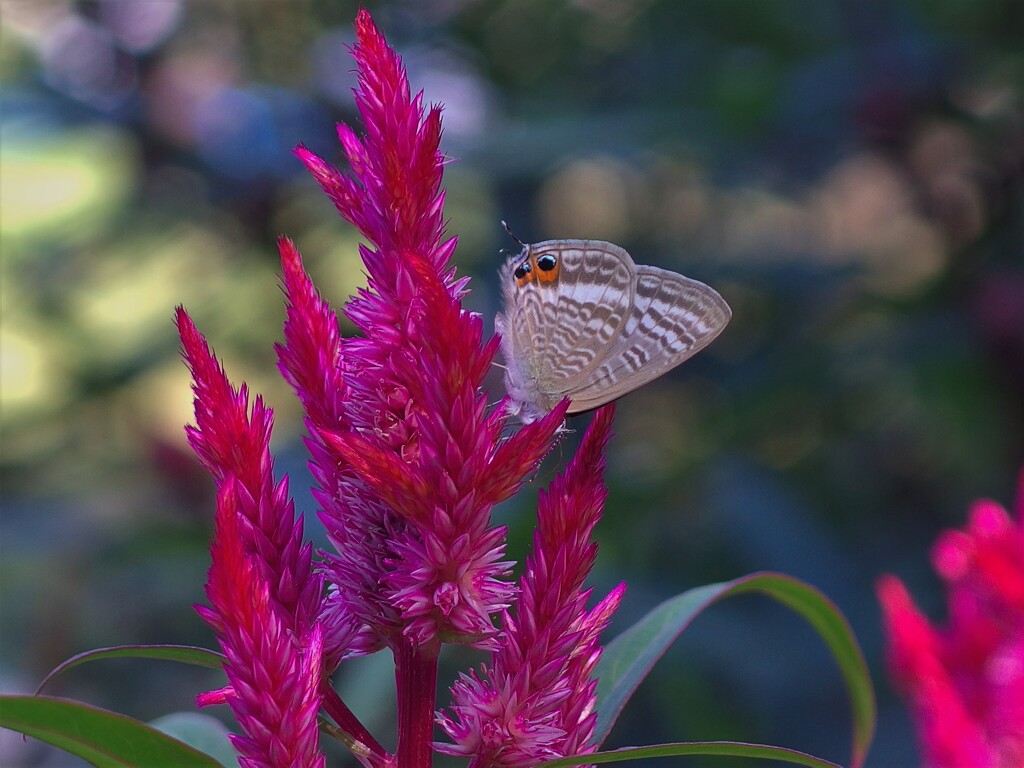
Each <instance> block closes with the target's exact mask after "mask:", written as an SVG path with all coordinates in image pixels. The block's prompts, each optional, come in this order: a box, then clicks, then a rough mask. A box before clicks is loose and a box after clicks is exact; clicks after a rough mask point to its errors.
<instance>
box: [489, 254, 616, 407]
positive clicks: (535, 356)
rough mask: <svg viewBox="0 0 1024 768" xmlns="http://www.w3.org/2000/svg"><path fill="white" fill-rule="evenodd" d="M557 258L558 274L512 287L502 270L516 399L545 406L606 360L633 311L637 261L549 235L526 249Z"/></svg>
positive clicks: (507, 352)
mask: <svg viewBox="0 0 1024 768" xmlns="http://www.w3.org/2000/svg"><path fill="white" fill-rule="evenodd" d="M544 254H553V255H554V256H555V257H556V258H557V259H558V270H559V272H558V275H557V279H554V280H551V281H548V282H545V281H542V280H536V281H533V282H530V283H527V284H526V285H523V286H521V287H520V286H517V285H516V284H515V282H514V280H513V279H512V275H511V270H510V269H508V268H506V270H503V272H502V280H503V283H504V289H505V304H506V316H505V317H504V318H502V323H501V325H502V330H503V331H504V334H505V335H506V336H508V337H510V338H509V340H508V341H507V342H506V343H505V344H504V345H503V346H504V349H505V358H506V363H507V365H508V366H509V367H510V368H512V369H514V372H513V376H512V378H513V380H514V381H513V384H515V385H517V387H516V388H517V389H518V392H512V391H511V390H510V394H512V396H513V398H515V399H517V400H525V401H528V402H531V403H533V404H534V405H536V406H539V407H540V408H542V409H545V410H550V409H551V408H553V407H554V406H555V404H557V403H558V401H559V400H561V399H562V398H563V397H564V396H566V395H567V394H571V393H572V392H573V391H574V390H575V389H578V388H579V387H580V386H581V385H582V384H583V383H584V382H586V381H587V380H588V378H589V376H590V373H591V371H593V370H594V369H596V368H597V366H598V365H599V364H600V363H601V361H602V360H604V359H605V357H606V353H607V351H608V349H610V348H611V347H612V345H613V344H614V343H615V340H616V338H617V337H618V336H619V334H620V333H621V330H622V328H623V326H624V325H625V323H626V321H627V319H628V318H629V315H630V307H631V305H632V303H633V282H634V281H633V276H634V274H635V271H636V265H635V264H634V263H633V260H632V259H631V258H630V256H629V254H628V253H626V251H625V250H623V249H622V248H619V247H618V246H616V245H612V244H611V243H604V242H600V241H596V240H551V241H547V242H542V243H536V244H534V245H531V246H529V249H528V253H527V252H525V251H524V257H525V255H532V256H535V257H536V258H540V257H541V256H543V255H544Z"/></svg>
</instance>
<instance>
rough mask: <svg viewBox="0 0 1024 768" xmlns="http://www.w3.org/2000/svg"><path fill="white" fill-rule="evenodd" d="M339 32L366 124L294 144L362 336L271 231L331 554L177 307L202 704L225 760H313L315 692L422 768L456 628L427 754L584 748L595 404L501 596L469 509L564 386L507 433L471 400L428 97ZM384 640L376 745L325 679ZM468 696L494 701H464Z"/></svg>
mask: <svg viewBox="0 0 1024 768" xmlns="http://www.w3.org/2000/svg"><path fill="white" fill-rule="evenodd" d="M356 35H357V42H356V45H355V46H354V48H353V54H354V56H355V59H356V61H357V63H358V65H359V86H358V88H357V89H356V103H357V106H358V108H359V112H360V115H361V117H362V120H363V123H364V126H365V129H366V135H365V137H364V138H359V137H357V136H356V134H355V132H354V131H352V130H351V129H350V128H348V127H347V126H344V125H342V126H339V128H338V135H339V138H340V140H341V144H342V148H343V150H344V153H345V155H346V159H347V160H348V165H349V170H348V171H347V172H342V171H339V170H338V169H336V168H334V167H332V166H330V165H329V164H328V163H326V162H325V161H324V160H322V159H321V158H319V157H317V156H316V155H314V154H313V153H311V152H310V151H309V150H307V149H305V148H303V147H299V148H298V149H297V150H296V154H297V155H298V157H299V158H300V159H301V160H302V161H303V162H304V163H305V165H306V166H307V167H308V168H309V169H310V170H311V171H312V172H313V174H314V175H315V177H316V178H317V180H318V181H319V183H320V184H321V186H322V187H323V188H324V190H325V191H326V192H327V194H328V195H329V196H330V198H331V199H332V200H333V201H334V203H335V205H336V206H337V208H338V210H339V211H340V212H341V214H342V215H343V216H344V217H345V218H346V219H348V220H349V221H350V222H352V223H353V224H354V225H355V226H356V227H357V228H358V229H359V231H360V232H361V233H362V235H363V237H364V238H365V239H366V240H367V242H368V243H369V245H368V246H362V247H361V248H360V254H361V256H362V259H363V263H364V265H365V268H366V272H367V278H368V279H367V286H366V288H364V289H361V290H360V291H359V294H358V296H356V297H355V298H353V299H351V300H350V301H349V303H348V305H347V307H346V309H345V312H346V315H347V316H348V318H349V319H350V320H351V321H352V322H353V323H354V324H355V326H356V327H357V328H358V329H359V331H360V332H361V336H359V337H357V338H352V339H342V338H341V335H340V333H339V328H338V320H337V317H336V315H335V313H334V311H333V310H332V308H331V307H330V305H329V304H328V303H327V301H325V300H324V299H323V298H322V297H321V295H320V294H319V292H318V291H317V290H316V288H315V286H314V285H313V283H312V281H311V280H310V278H309V276H308V275H307V274H306V272H305V270H304V268H303V265H302V260H301V258H300V256H299V253H298V251H297V250H296V248H295V246H294V245H293V244H292V243H291V242H290V241H288V240H287V239H283V238H282V240H281V241H280V243H279V246H280V253H281V264H282V272H283V278H282V283H283V287H284V292H285V296H286V299H287V302H288V306H287V318H286V322H285V327H284V343H283V344H281V345H278V347H277V350H278V357H279V367H280V369H281V371H282V373H283V375H284V376H285V378H286V379H287V380H288V381H289V382H290V383H291V384H292V386H293V387H294V389H295V391H296V393H297V394H298V396H299V398H300V400H301V401H302V404H303V407H304V409H305V415H306V424H307V427H308V431H309V437H308V438H307V445H308V447H309V449H310V452H311V458H312V461H311V468H312V472H313V475H314V479H315V483H316V487H315V489H314V495H315V497H316V499H317V501H318V503H319V507H320V509H319V510H318V512H319V516H320V519H321V520H322V522H323V523H324V526H325V527H326V530H327V534H328V536H329V538H330V541H331V543H332V544H333V546H334V549H335V551H334V552H331V553H323V562H322V563H320V564H318V565H317V566H312V564H311V557H310V549H309V545H304V544H303V543H302V525H301V519H299V520H297V519H296V518H295V515H294V510H293V506H292V503H291V501H290V499H289V498H288V493H287V484H286V481H284V480H282V481H281V482H280V483H278V484H277V485H275V484H274V481H273V476H272V475H273V473H272V461H271V458H270V454H269V449H268V441H269V436H270V427H271V414H270V412H269V410H267V409H266V408H264V406H263V404H262V402H261V401H260V400H259V399H258V398H257V400H256V402H255V404H253V406H252V408H251V413H250V407H249V402H248V395H247V392H246V390H245V388H244V387H243V388H242V389H241V390H240V391H238V392H236V391H235V390H233V389H232V388H231V386H230V384H229V383H228V381H227V378H226V377H225V375H224V372H223V370H222V369H221V368H220V366H219V364H218V363H217V362H216V360H215V358H214V357H213V356H212V354H211V353H210V351H209V349H208V347H207V345H206V342H205V340H204V339H203V338H202V336H201V335H200V334H199V333H198V331H197V330H196V329H195V327H194V326H193V325H192V323H191V320H190V319H189V318H188V316H187V315H186V314H185V313H184V311H183V310H181V311H179V315H178V322H179V328H180V331H181V336H182V342H183V346H184V349H185V356H186V358H187V360H188V362H189V365H190V367H191V368H192V372H193V376H194V379H195V391H196V427H195V428H192V429H190V430H189V440H190V442H191V443H192V445H193V447H194V448H195V450H196V452H197V453H198V454H199V456H200V458H201V459H202V460H203V462H204V463H205V464H206V466H207V467H208V468H209V469H210V471H211V472H212V473H213V475H214V477H215V479H216V480H217V483H218V487H219V490H220V494H219V503H218V517H217V538H216V541H215V544H214V546H213V548H212V555H213V566H212V567H211V569H210V579H209V583H208V585H207V594H208V597H209V599H210V603H211V606H210V607H204V608H201V609H200V610H201V613H202V614H203V616H204V617H205V618H206V619H207V621H209V622H210V624H211V625H212V626H213V627H214V629H215V630H216V631H217V634H218V638H219V640H220V642H221V645H222V646H223V648H224V650H225V654H226V655H227V657H228V663H227V670H228V678H229V682H230V683H231V685H230V686H229V687H228V688H225V689H224V690H222V691H217V692H213V693H211V694H207V695H206V696H205V697H202V703H204V704H205V703H215V702H219V701H225V700H226V701H227V702H228V703H230V704H231V706H232V707H233V709H234V711H235V713H236V716H237V717H238V720H239V722H240V723H241V725H242V726H243V729H244V730H245V732H246V736H245V737H238V738H237V740H236V744H237V746H238V747H239V749H240V750H241V751H242V753H243V756H244V758H243V759H244V760H246V761H249V762H247V763H246V764H247V765H253V766H256V765H265V764H266V765H270V764H273V765H296V766H298V765H307V764H308V765H314V764H318V763H317V761H318V760H322V758H319V757H316V740H315V726H313V725H311V723H313V722H315V716H316V713H317V708H318V707H319V706H321V705H322V706H323V707H324V708H325V709H326V710H327V712H328V713H329V714H330V715H331V716H332V717H333V718H334V719H335V721H336V722H337V723H338V725H339V727H340V731H341V735H342V737H343V738H344V739H345V740H346V742H347V743H348V744H349V745H350V746H351V747H352V749H353V752H354V753H355V755H356V757H357V758H358V759H360V761H361V762H363V764H364V765H367V766H374V767H375V768H376V767H381V768H383V767H385V766H386V767H388V768H390V767H391V766H394V765H396V764H397V765H398V766H403V767H404V766H410V767H412V766H427V765H429V764H430V758H431V737H432V731H433V718H434V710H435V707H436V704H435V692H436V674H437V658H438V653H439V650H440V645H441V643H442V642H459V643H464V644H469V645H473V646H476V647H480V648H484V649H488V650H491V651H492V653H493V655H492V663H491V666H490V667H489V668H488V669H487V671H486V672H485V674H484V677H483V678H479V679H478V678H476V677H473V676H470V677H467V678H465V679H464V681H463V682H462V683H460V684H459V685H457V686H456V695H457V697H461V699H462V701H457V705H456V712H457V715H458V717H459V718H461V722H460V724H459V725H458V726H457V727H456V726H454V725H452V726H451V728H450V729H449V730H450V732H451V733H452V735H454V736H455V737H456V739H457V740H458V742H459V744H458V745H456V746H455V747H448V748H447V749H449V750H450V751H451V750H454V751H456V752H457V753H460V754H472V755H474V764H475V765H480V766H483V765H490V764H495V765H526V764H528V763H531V762H536V761H537V760H538V759H542V758H543V757H544V756H558V755H565V754H570V753H571V752H573V751H577V750H586V749H590V748H592V747H591V746H590V745H589V741H590V739H591V736H592V734H593V728H594V717H595V716H594V714H593V712H592V710H593V703H594V687H595V682H594V681H593V680H592V679H591V676H592V673H593V670H594V666H595V664H596V662H597V659H598V657H599V655H600V651H599V648H598V646H597V636H598V634H599V632H600V631H601V629H602V628H603V627H604V626H605V624H606V623H607V621H608V618H609V616H610V614H611V612H612V611H613V610H614V608H615V606H616V605H617V604H618V602H619V599H620V597H621V593H622V588H621V587H620V588H619V589H617V590H615V591H614V592H613V593H612V594H611V595H610V596H609V597H608V598H606V599H605V600H604V601H602V602H601V603H600V604H598V605H597V607H595V608H593V609H592V610H590V611H587V609H586V601H587V598H588V597H589V594H590V593H589V591H588V590H584V589H583V588H582V584H583V581H584V579H585V578H586V576H587V574H588V572H589V570H590V568H591V566H592V565H593V560H594V555H595V545H594V544H593V543H592V542H591V540H590V533H591V531H592V529H593V526H594V524H595V523H596V522H597V519H598V517H599V516H600V508H601V504H602V502H603V499H604V489H603V487H602V485H601V479H600V478H601V467H602V451H603V449H604V445H605V443H606V441H607V438H608V434H609V430H610V422H611V418H612V410H611V409H610V408H609V409H606V410H605V411H603V412H601V413H599V414H598V415H597V416H596V417H595V421H594V425H593V426H592V427H591V429H590V430H589V431H588V434H587V436H586V438H585V439H584V443H583V447H582V448H581V451H580V454H579V455H578V456H577V458H576V459H575V460H574V461H573V463H572V465H571V467H570V469H569V470H568V472H567V474H566V476H565V477H564V478H563V479H561V480H559V481H558V482H557V483H556V484H555V486H554V487H553V488H552V490H551V491H549V493H548V494H547V495H545V496H544V498H543V499H542V502H541V509H540V513H539V514H540V519H541V522H540V528H539V532H538V534H537V541H536V543H535V551H534V553H533V554H532V555H531V556H530V558H529V560H528V563H527V568H526V572H525V573H524V575H523V578H522V580H521V582H520V585H519V588H518V591H517V589H516V587H515V585H514V584H513V583H512V581H511V577H510V568H511V565H512V564H511V563H510V562H508V561H507V560H506V559H505V551H504V547H505V529H504V528H503V527H500V526H494V525H492V523H491V519H490V512H491V509H492V508H493V507H494V505H496V504H498V503H499V502H501V501H503V500H505V499H507V498H509V497H510V496H511V495H512V494H513V493H515V491H516V490H517V489H518V488H519V487H520V486H521V485H522V483H523V482H524V479H525V478H526V476H527V475H528V474H529V473H530V472H531V471H532V470H533V469H534V467H535V466H536V464H537V463H538V462H539V460H540V459H541V458H542V457H543V455H544V454H545V453H546V452H547V450H548V449H549V448H550V445H551V442H552V439H553V437H554V435H555V433H556V432H557V431H558V430H559V427H560V426H561V423H562V421H563V419H564V416H565V410H566V407H567V405H568V402H567V401H566V402H564V403H562V404H561V405H560V406H559V407H557V408H555V409H554V410H553V411H552V412H551V413H550V414H549V415H547V416H546V417H545V418H543V419H540V420H538V421H535V422H534V423H532V424H529V425H526V426H524V427H523V428H522V429H520V430H518V431H517V432H515V433H514V434H512V435H511V436H508V435H507V422H508V419H509V408H508V403H507V401H502V402H501V403H499V405H498V406H497V407H495V408H494V409H492V410H491V411H490V412H488V410H487V400H486V395H485V394H484V392H483V391H482V390H481V384H482V382H483V379H484V376H485V375H486V374H487V372H488V370H489V368H490V366H491V364H492V360H493V357H494V354H495V352H496V350H497V348H498V339H497V338H492V339H490V340H486V341H485V339H484V335H483V323H482V320H481V318H480V317H479V316H477V315H474V314H472V313H470V312H467V311H466V310H464V309H463V308H462V304H461V299H462V295H463V293H464V291H465V287H466V280H465V279H457V278H456V277H455V271H454V269H453V268H452V267H451V266H450V265H449V259H450V257H451V255H452V253H453V251H454V249H455V239H454V238H449V239H445V237H444V219H443V201H444V194H443V191H442V189H441V175H442V168H443V165H444V158H443V156H442V155H441V153H440V152H439V149H438V142H439V140H440V135H441V118H440V110H439V108H437V107H433V108H431V109H429V110H424V107H423V99H422V94H418V95H416V96H413V95H412V94H411V93H410V90H409V85H408V82H407V80H406V76H405V71H404V69H403V67H402V63H401V60H400V59H399V58H398V56H397V55H396V54H395V53H394V52H393V51H392V50H391V49H390V48H388V47H387V44H386V42H385V40H384V38H383V36H381V34H380V32H379V31H378V30H377V29H376V27H375V26H374V25H373V22H372V21H371V19H370V16H369V14H368V13H366V12H365V11H360V13H359V15H358V17H357V20H356ZM313 567H316V568H317V570H316V571H313V570H311V568H313ZM236 602H237V603H240V604H242V605H236V604H235V603H236ZM512 605H515V606H516V607H515V609H514V611H511V612H510V610H509V609H510V607H511V606H512ZM499 620H500V621H501V623H502V625H503V632H501V633H499V630H498V629H497V628H496V626H495V623H496V621H499ZM260 622H263V623H264V625H265V631H266V634H267V636H266V638H264V637H262V636H261V635H260V634H259V631H258V627H259V626H260ZM383 647H388V648H390V649H391V651H392V653H393V654H394V657H395V663H396V684H397V689H398V691H397V693H398V711H399V723H398V729H399V738H398V750H397V754H396V755H395V756H391V755H389V754H387V752H386V751H385V750H384V749H383V748H382V747H381V746H380V745H379V744H378V743H377V742H376V741H375V740H373V738H372V737H371V736H370V735H369V733H367V732H366V730H365V728H363V726H362V725H361V724H360V723H359V722H358V720H356V719H355V717H354V716H352V713H351V712H349V711H348V709H347V708H346V707H345V705H344V704H343V703H342V702H341V699H340V698H339V697H338V695H337V693H336V692H335V691H334V690H333V689H332V688H331V687H330V685H329V682H328V675H329V673H330V672H331V671H333V669H334V668H335V667H336V666H337V665H338V664H339V663H340V662H341V661H343V660H344V659H345V658H348V657H352V656H357V655H361V654H365V653H370V652H373V651H376V650H379V649H381V648H383ZM488 686H489V688H488ZM476 691H479V695H476V693H475V692H476ZM488 691H493V692H494V696H493V697H492V696H491V694H490V693H489V692H488ZM495 697H497V698H495ZM484 699H487V702H488V703H492V704H493V703H494V702H497V704H498V705H499V706H500V707H501V708H502V711H501V712H500V713H497V714H494V716H485V715H484V713H483V709H481V706H482V705H483V703H484ZM478 704H479V705H480V706H478ZM274 713H276V719H275V717H274V716H273V715H274ZM443 722H448V723H452V721H443ZM524 734H525V736H524ZM473 745H476V746H475V747H474V746H473ZM524 761H525V762H524Z"/></svg>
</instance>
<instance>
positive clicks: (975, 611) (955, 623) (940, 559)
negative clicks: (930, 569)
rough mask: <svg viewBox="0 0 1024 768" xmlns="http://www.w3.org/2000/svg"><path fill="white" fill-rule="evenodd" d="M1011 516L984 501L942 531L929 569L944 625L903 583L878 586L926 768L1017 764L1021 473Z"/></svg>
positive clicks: (1014, 767)
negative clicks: (942, 592) (942, 590)
mask: <svg viewBox="0 0 1024 768" xmlns="http://www.w3.org/2000/svg"><path fill="white" fill-rule="evenodd" d="M1015 514H1016V520H1014V519H1013V518H1011V516H1010V515H1009V514H1008V513H1007V511H1006V510H1005V509H1004V508H1003V507H1001V506H1000V505H999V504H996V503H995V502H993V501H978V502H975V504H974V505H973V506H972V508H971V511H970V515H969V518H968V521H967V526H966V527H965V528H964V529H963V530H951V531H946V532H945V533H944V534H943V535H942V536H940V537H939V539H938V541H937V542H936V544H935V547H934V550H933V552H932V563H933V565H934V567H935V570H936V571H937V572H938V574H939V576H940V577H941V578H942V580H943V581H944V582H945V584H946V590H947V595H948V621H947V624H946V626H945V627H941V628H940V627H935V626H933V625H932V624H931V623H929V621H928V619H927V618H925V617H924V616H923V615H922V614H921V612H920V611H919V610H918V609H917V607H916V606H915V605H914V602H913V600H912V598H911V597H910V594H909V592H908V591H907V589H906V587H905V586H904V585H903V583H902V582H901V581H900V580H899V579H897V578H896V577H894V576H885V577H883V578H882V579H881V580H880V581H879V583H878V595H879V599H880V601H881V604H882V611H883V617H884V620H885V628H886V634H887V637H888V657H889V665H890V669H891V672H892V676H893V678H894V680H895V681H896V683H897V685H898V686H899V687H900V688H901V689H902V691H903V693H904V696H905V698H906V700H907V702H908V704H909V707H910V711H911V715H912V717H913V719H914V721H915V724H916V726H917V731H918V739H919V742H920V744H921V749H922V753H923V757H924V765H925V766H926V768H1021V766H1024V473H1022V474H1021V485H1020V491H1019V495H1018V499H1017V509H1016V513H1015Z"/></svg>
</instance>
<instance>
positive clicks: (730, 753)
mask: <svg viewBox="0 0 1024 768" xmlns="http://www.w3.org/2000/svg"><path fill="white" fill-rule="evenodd" d="M683 755H712V756H715V757H749V758H751V759H753V760H774V761H776V762H782V763H791V764H793V765H803V766H807V767H808V768H839V766H837V765H836V764H835V763H832V762H829V761H828V760H822V759H821V758H818V757H814V756H812V755H808V754H805V753H804V752H797V751H796V750H795V749H784V748H783V747H773V746H770V745H768V744H746V743H744V742H741V741H687V742H676V743H675V744H653V745H651V746H649V747H623V748H622V749H613V750H610V751H608V752H593V753H591V754H589V755H575V756H572V757H561V758H559V759H557V760H549V761H548V762H546V763H541V764H540V765H539V766H537V768H567V767H568V766H571V765H594V764H600V763H622V762H626V761H628V760H640V759H645V758H651V757H680V756H683Z"/></svg>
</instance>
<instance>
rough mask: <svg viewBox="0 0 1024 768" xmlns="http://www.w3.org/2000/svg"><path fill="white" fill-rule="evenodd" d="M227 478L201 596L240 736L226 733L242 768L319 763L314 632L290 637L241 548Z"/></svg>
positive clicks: (318, 662)
mask: <svg viewBox="0 0 1024 768" xmlns="http://www.w3.org/2000/svg"><path fill="white" fill-rule="evenodd" d="M238 489H239V485H238V484H237V483H236V481H235V480H234V478H231V477H228V478H227V479H226V480H225V481H224V483H223V484H222V485H221V488H220V492H219V494H218V497H217V529H216V533H215V536H214V541H213V545H212V546H211V548H210V554H211V561H212V564H211V566H210V575H209V579H208V581H207V585H206V594H207V597H208V598H209V600H210V603H211V605H212V610H213V611H215V612H216V613H217V614H218V615H219V617H220V622H219V626H218V639H219V640H220V644H221V648H222V649H223V650H224V653H225V655H226V656H227V661H226V662H225V665H224V671H225V672H226V673H227V676H228V680H229V681H230V683H231V691H232V693H231V694H225V699H226V701H227V703H228V704H229V705H230V706H231V709H232V711H233V712H234V715H235V718H236V719H237V720H238V722H239V724H240V725H241V726H242V730H243V731H244V733H245V735H243V736H232V737H231V742H232V744H233V745H234V746H235V748H236V749H237V750H238V751H239V753H240V755H241V756H240V757H239V764H240V765H242V766H245V767H246V768H278V766H282V765H288V766H295V767H296V768H299V767H300V766H309V768H323V766H324V764H325V763H324V756H323V754H321V753H320V749H319V735H318V734H319V732H318V725H317V713H318V711H319V709H320V695H319V686H320V676H321V671H322V667H323V661H322V657H321V653H322V644H321V636H320V629H319V627H318V626H317V625H314V626H313V627H312V629H311V630H310V631H309V632H308V633H307V634H305V635H303V636H301V637H296V636H295V635H294V634H293V633H292V632H290V631H289V630H288V628H287V625H285V624H284V623H283V622H282V621H281V617H280V615H279V613H278V611H277V610H276V609H275V606H274V602H273V600H272V599H271V597H270V589H269V587H268V585H267V583H266V581H265V580H263V579H262V578H261V576H260V574H259V568H258V567H257V566H256V564H255V563H254V562H253V559H252V558H251V557H249V556H248V555H247V554H246V553H245V551H244V549H243V541H244V537H243V535H242V528H243V527H244V525H245V524H246V522H245V520H244V518H243V517H242V514H241V510H240V505H239V502H238V498H237V492H238Z"/></svg>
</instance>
